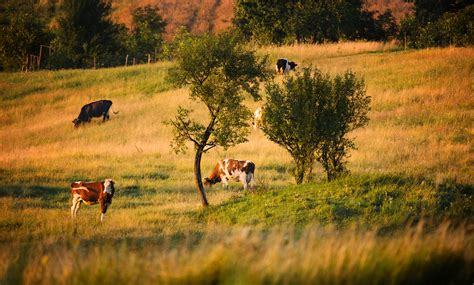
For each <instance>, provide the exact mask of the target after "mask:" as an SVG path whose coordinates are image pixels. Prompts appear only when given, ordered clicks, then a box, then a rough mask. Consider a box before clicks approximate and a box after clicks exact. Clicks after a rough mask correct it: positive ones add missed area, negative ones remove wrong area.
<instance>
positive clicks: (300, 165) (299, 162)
mask: <svg viewBox="0 0 474 285" xmlns="http://www.w3.org/2000/svg"><path fill="white" fill-rule="evenodd" d="M295 162H296V168H295V180H296V184H301V183H303V179H304V171H305V164H304V160H303V159H295Z"/></svg>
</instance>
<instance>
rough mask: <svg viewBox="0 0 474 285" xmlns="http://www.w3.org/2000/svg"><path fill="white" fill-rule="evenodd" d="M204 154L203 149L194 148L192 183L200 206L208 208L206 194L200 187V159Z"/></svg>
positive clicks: (201, 186)
mask: <svg viewBox="0 0 474 285" xmlns="http://www.w3.org/2000/svg"><path fill="white" fill-rule="evenodd" d="M203 152H204V148H203V147H200V146H198V147H197V148H196V156H195V158H194V183H195V184H196V188H197V191H198V194H199V197H200V198H201V204H202V206H203V207H207V206H209V203H208V202H207V198H206V192H205V191H204V186H203V185H202V178H201V157H202V154H203Z"/></svg>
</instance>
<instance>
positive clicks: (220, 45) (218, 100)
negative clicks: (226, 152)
mask: <svg viewBox="0 0 474 285" xmlns="http://www.w3.org/2000/svg"><path fill="white" fill-rule="evenodd" d="M174 58H175V60H176V66H175V67H174V68H172V69H171V70H170V72H169V75H168V81H170V82H172V83H173V84H174V85H175V86H179V87H182V86H189V87H190V89H191V94H190V97H191V99H193V100H196V101H198V102H201V103H203V104H204V105H205V106H206V107H207V110H208V112H209V118H210V120H209V122H208V123H207V127H204V126H203V125H202V123H201V122H199V123H198V122H194V121H192V120H191V119H190V118H189V113H190V111H183V110H184V109H182V108H179V109H178V115H177V116H176V117H175V120H173V121H172V122H171V125H173V127H174V129H175V130H174V132H175V138H174V142H175V144H176V145H179V146H180V147H181V146H185V144H184V141H192V142H193V143H194V144H195V145H196V147H199V148H202V149H203V150H204V151H207V150H209V149H211V148H213V147H216V146H221V147H223V148H224V149H227V148H229V147H231V146H234V145H236V144H239V143H242V142H245V141H246V136H247V135H248V132H249V131H248V126H249V122H250V121H251V112H250V111H249V110H248V108H247V107H245V106H244V105H243V103H242V102H243V100H244V96H243V95H244V93H247V94H250V95H251V96H252V97H253V99H255V100H258V99H260V96H259V92H258V91H259V89H258V87H259V84H260V82H262V81H264V80H266V79H267V78H268V77H269V76H270V74H269V73H268V72H267V71H266V70H265V66H266V61H267V59H266V57H265V58H258V57H257V56H256V54H255V51H253V50H250V49H249V48H248V47H247V46H245V45H244V44H243V42H242V41H241V37H240V36H239V35H236V34H233V33H223V34H221V35H218V36H212V35H208V34H205V35H202V36H199V37H197V36H191V35H189V34H182V35H180V38H179V40H178V43H177V47H176V51H175V55H174ZM198 126H199V127H198ZM180 150H182V149H181V148H180Z"/></svg>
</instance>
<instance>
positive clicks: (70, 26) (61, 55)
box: [54, 0, 124, 67]
mask: <svg viewBox="0 0 474 285" xmlns="http://www.w3.org/2000/svg"><path fill="white" fill-rule="evenodd" d="M110 13H111V3H110V2H106V1H104V0H64V1H63V3H62V5H61V7H60V15H59V18H58V30H57V37H56V39H55V40H54V49H55V54H56V64H57V65H58V67H91V66H93V65H94V63H95V64H97V65H100V66H102V65H105V66H111V65H116V64H118V63H120V62H121V60H122V57H123V51H124V49H123V45H122V44H121V43H120V42H119V39H120V35H121V32H122V31H123V28H122V27H121V26H119V25H116V24H114V23H113V22H112V20H111V19H110ZM96 60H97V62H96Z"/></svg>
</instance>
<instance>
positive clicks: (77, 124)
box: [72, 118, 82, 128]
mask: <svg viewBox="0 0 474 285" xmlns="http://www.w3.org/2000/svg"><path fill="white" fill-rule="evenodd" d="M72 123H73V124H74V128H77V127H79V126H80V125H81V123H82V121H81V120H80V119H79V118H75V119H74V120H73V121H72Z"/></svg>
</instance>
